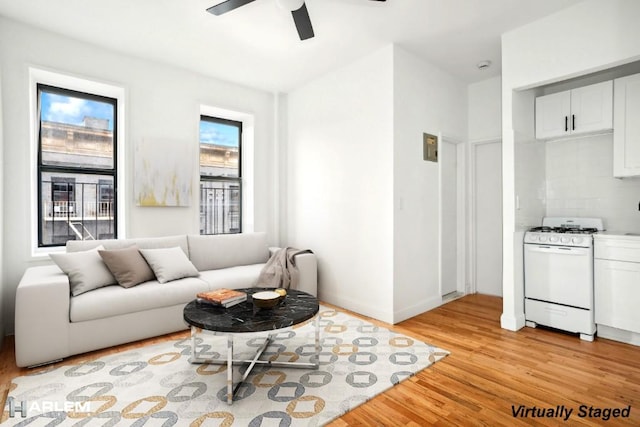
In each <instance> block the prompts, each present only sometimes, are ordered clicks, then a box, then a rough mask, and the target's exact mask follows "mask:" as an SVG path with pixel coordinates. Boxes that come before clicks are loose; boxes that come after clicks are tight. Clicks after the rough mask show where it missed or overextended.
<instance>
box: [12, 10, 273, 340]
mask: <svg viewBox="0 0 640 427" xmlns="http://www.w3.org/2000/svg"><path fill="white" fill-rule="evenodd" d="M208 54H212V53H211V52H210V53H208ZM0 64H1V65H2V69H1V70H0V72H1V74H2V97H3V98H2V101H3V104H4V107H5V108H4V129H3V135H4V141H6V144H5V147H4V162H3V170H4V173H5V177H7V179H6V180H5V184H8V183H11V185H5V186H4V207H5V209H4V210H3V213H4V224H5V227H4V233H3V237H4V239H5V241H6V242H11V250H10V251H5V253H4V259H3V261H4V267H5V272H4V280H3V291H4V298H5V301H7V302H8V301H11V302H12V301H13V300H14V295H15V287H16V286H17V283H18V281H19V280H20V277H21V275H22V273H23V271H24V269H25V268H26V267H28V266H30V265H35V264H38V263H42V262H48V259H34V258H32V257H31V248H30V245H29V241H30V235H29V232H30V224H29V221H30V216H29V215H28V214H25V213H26V211H27V210H28V207H29V206H30V201H31V199H30V197H31V194H30V189H31V186H30V182H31V178H32V177H31V175H30V173H31V172H30V171H31V165H30V159H31V157H30V143H31V142H30V137H29V129H30V128H29V125H30V123H29V113H30V111H29V108H30V106H29V89H30V88H29V67H37V68H43V69H47V70H51V71H56V72H60V73H63V74H65V73H66V74H70V75H74V76H77V77H81V78H86V79H90V80H96V81H100V82H107V83H110V84H112V85H115V86H121V87H124V88H125V91H126V109H125V111H126V120H125V125H126V138H125V146H126V149H125V153H124V155H125V164H126V167H125V169H126V170H125V174H126V176H127V177H128V179H127V180H126V182H125V183H124V186H125V187H124V189H125V191H126V193H127V196H126V197H127V205H126V208H125V209H126V213H125V217H126V218H125V221H126V224H127V226H126V234H127V237H137V236H161V235H170V234H177V233H198V230H199V225H198V200H197V197H198V196H197V190H194V199H193V203H192V205H191V206H190V207H188V208H142V207H136V206H135V203H134V195H133V182H132V177H133V176H134V173H133V165H134V159H133V155H134V152H135V146H136V144H137V143H138V142H139V141H141V140H142V138H154V137H161V138H169V139H177V140H180V141H182V142H183V143H184V144H192V145H193V148H194V149H193V153H194V154H195V155H197V152H198V149H197V147H198V121H199V114H200V105H201V104H205V105H209V106H214V107H221V108H226V109H229V110H233V111H238V112H245V113H249V114H253V115H254V117H255V129H254V134H255V140H256V142H257V143H256V144H255V153H254V160H255V161H254V167H255V169H254V180H255V186H254V187H255V188H254V195H255V206H254V212H253V217H254V218H255V224H254V228H255V229H256V230H263V231H267V232H268V233H269V236H270V240H271V241H275V240H276V238H277V236H275V233H274V230H273V229H272V228H273V224H274V223H275V220H274V218H273V217H274V215H275V214H274V210H275V208H274V207H275V205H276V203H275V202H274V200H273V189H272V182H273V180H272V176H273V174H274V170H273V166H272V162H271V153H272V151H273V145H274V142H273V134H274V120H273V118H274V97H273V95H272V94H269V93H266V92H262V91H258V90H253V89H249V88H244V87H240V86H237V85H233V84H230V83H226V82H222V81H219V80H216V79H212V78H208V77H205V76H202V75H199V74H195V73H193V72H190V71H187V70H183V69H180V68H175V67H170V66H167V65H164V64H159V63H155V62H150V61H145V60H140V59H137V58H133V57H128V56H124V55H121V54H118V53H115V52H112V51H108V50H105V49H102V48H100V47H97V46H92V45H88V44H86V43H83V42H80V41H76V40H72V39H68V38H65V37H62V36H58V35H56V34H52V33H48V32H45V31H42V30H39V29H36V28H33V27H28V26H24V25H22V24H18V23H16V22H13V21H10V20H6V19H4V18H0ZM176 149H180V148H179V147H176ZM167 155H168V156H170V155H171V153H167ZM197 182H198V171H197V170H194V171H193V185H194V187H193V188H194V189H196V188H197ZM4 315H5V321H6V326H7V328H6V329H7V332H10V331H11V330H12V326H10V325H12V323H13V304H12V303H11V304H9V303H7V310H6V312H5V313H4Z"/></svg>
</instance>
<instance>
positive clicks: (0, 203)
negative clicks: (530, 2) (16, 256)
mask: <svg viewBox="0 0 640 427" xmlns="http://www.w3.org/2000/svg"><path fill="white" fill-rule="evenodd" d="M2 111H3V109H2V73H1V72H0V165H2V169H1V170H0V348H1V347H2V340H3V338H4V315H3V314H4V313H5V312H6V311H7V309H6V308H5V306H4V302H5V301H4V292H3V288H2V283H4V282H5V278H4V263H3V259H4V230H5V225H4V198H3V197H2V196H3V182H4V171H5V169H6V168H5V166H4V138H3V135H4V126H3V125H2V124H3V120H2V118H3V116H2Z"/></svg>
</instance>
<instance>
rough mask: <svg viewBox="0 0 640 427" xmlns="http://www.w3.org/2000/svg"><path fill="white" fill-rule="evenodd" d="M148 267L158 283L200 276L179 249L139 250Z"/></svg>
mask: <svg viewBox="0 0 640 427" xmlns="http://www.w3.org/2000/svg"><path fill="white" fill-rule="evenodd" d="M140 253H141V254H142V256H143V257H144V259H145V260H147V263H149V267H151V269H152V270H153V273H154V274H155V275H156V279H158V282H160V283H167V282H170V281H172V280H177V279H182V278H183V277H197V276H199V275H200V273H199V272H198V270H197V269H196V268H195V267H194V266H193V264H192V263H191V261H189V258H187V255H186V254H185V253H184V251H183V250H182V249H180V248H179V247H175V248H162V249H140Z"/></svg>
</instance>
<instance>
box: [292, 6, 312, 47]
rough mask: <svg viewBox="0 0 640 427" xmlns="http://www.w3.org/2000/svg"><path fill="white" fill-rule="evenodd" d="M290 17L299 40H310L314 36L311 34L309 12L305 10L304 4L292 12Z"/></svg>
mask: <svg viewBox="0 0 640 427" xmlns="http://www.w3.org/2000/svg"><path fill="white" fill-rule="evenodd" d="M291 15H293V22H295V24H296V29H297V30H298V36H300V40H306V39H310V38H311V37H313V36H314V35H315V34H314V33H313V27H312V26H311V19H310V18H309V11H308V10H307V5H306V4H304V3H302V7H301V8H300V9H298V10H294V11H292V12H291Z"/></svg>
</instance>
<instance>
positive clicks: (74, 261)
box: [49, 245, 117, 296]
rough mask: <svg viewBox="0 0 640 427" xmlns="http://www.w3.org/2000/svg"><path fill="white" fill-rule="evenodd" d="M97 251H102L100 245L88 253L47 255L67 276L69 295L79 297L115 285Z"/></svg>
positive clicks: (114, 279)
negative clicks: (69, 287)
mask: <svg viewBox="0 0 640 427" xmlns="http://www.w3.org/2000/svg"><path fill="white" fill-rule="evenodd" d="M99 250H104V247H103V246H102V245H100V246H98V247H97V248H94V249H91V250H90V251H84V252H72V253H59V254H56V253H52V254H49V256H50V257H51V259H52V260H53V262H55V263H56V264H57V265H58V267H60V269H61V270H62V271H63V272H65V273H66V274H67V276H69V285H70V286H71V295H73V296H76V295H80V294H82V293H84V292H88V291H92V290H94V289H98V288H101V287H103V286H108V285H115V284H116V283H117V281H116V278H115V277H113V274H111V272H110V271H109V269H108V268H107V266H106V265H105V263H104V262H103V261H102V258H101V257H100V254H99V253H98V251H99Z"/></svg>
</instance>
